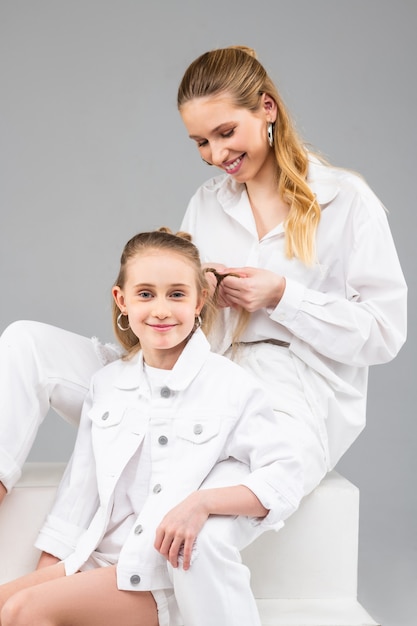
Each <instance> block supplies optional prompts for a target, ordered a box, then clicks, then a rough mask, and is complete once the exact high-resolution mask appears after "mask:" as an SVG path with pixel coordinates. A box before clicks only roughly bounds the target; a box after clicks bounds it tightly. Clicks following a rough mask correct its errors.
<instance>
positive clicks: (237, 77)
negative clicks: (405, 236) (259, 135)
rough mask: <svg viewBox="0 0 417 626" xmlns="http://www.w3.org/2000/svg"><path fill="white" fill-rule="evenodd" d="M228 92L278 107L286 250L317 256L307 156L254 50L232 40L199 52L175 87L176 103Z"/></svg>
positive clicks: (316, 214)
mask: <svg viewBox="0 0 417 626" xmlns="http://www.w3.org/2000/svg"><path fill="white" fill-rule="evenodd" d="M219 94H227V95H229V96H230V97H231V98H232V101H233V103H234V104H235V106H238V107H243V108H246V109H248V110H249V111H257V110H258V108H259V106H260V104H261V98H262V95H263V94H268V95H269V96H271V97H272V98H273V99H274V100H275V102H276V104H277V108H278V115H277V120H276V122H275V124H274V152H275V158H276V162H277V166H278V167H277V172H278V177H277V185H278V189H279V191H280V193H281V195H282V197H283V198H284V199H285V200H286V201H287V203H288V205H289V207H290V211H289V214H288V217H287V219H286V223H285V237H286V253H287V256H288V257H289V258H292V257H297V258H299V259H300V260H301V261H303V262H304V263H306V264H307V265H311V264H313V263H314V261H315V260H316V250H315V235H316V230H317V226H318V223H319V220H320V206H319V204H318V202H317V200H316V198H315V195H314V194H313V192H312V191H311V189H310V187H309V186H308V185H307V182H306V178H307V171H308V157H307V152H306V150H305V149H304V146H303V144H302V143H301V140H300V139H299V137H298V135H297V133H296V131H295V128H294V125H293V123H292V121H291V119H290V116H289V114H288V111H287V109H286V107H285V105H284V103H283V101H282V99H281V97H280V95H279V93H278V90H277V88H276V87H275V85H274V83H273V82H272V80H271V79H270V78H269V76H268V74H267V72H266V70H265V69H264V67H263V66H262V65H261V64H260V63H259V61H258V60H257V59H256V55H255V52H254V51H253V50H252V49H251V48H246V47H244V46H231V47H229V48H220V49H217V50H211V51H209V52H206V53H204V54H202V55H201V56H200V57H198V58H197V59H196V60H195V61H193V62H192V63H191V65H190V66H189V67H188V69H187V70H186V72H185V74H184V76H183V78H182V81H181V83H180V86H179V89H178V96H177V103H178V108H179V110H181V107H182V106H184V104H186V103H187V102H189V101H190V100H193V99H194V98H201V97H206V96H216V95H219Z"/></svg>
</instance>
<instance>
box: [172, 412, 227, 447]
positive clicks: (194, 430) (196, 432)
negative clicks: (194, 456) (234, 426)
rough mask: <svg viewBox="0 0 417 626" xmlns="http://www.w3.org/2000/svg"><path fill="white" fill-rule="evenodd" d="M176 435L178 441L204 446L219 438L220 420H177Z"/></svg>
mask: <svg viewBox="0 0 417 626" xmlns="http://www.w3.org/2000/svg"><path fill="white" fill-rule="evenodd" d="M174 428H175V434H176V436H177V437H178V439H185V440H186V441H189V442H191V443H194V444H202V443H206V442H207V441H210V440H211V439H213V438H214V437H217V436H218V435H219V433H220V430H221V420H220V418H210V420H206V419H204V420H202V419H198V418H195V419H192V420H185V419H178V420H175V426H174Z"/></svg>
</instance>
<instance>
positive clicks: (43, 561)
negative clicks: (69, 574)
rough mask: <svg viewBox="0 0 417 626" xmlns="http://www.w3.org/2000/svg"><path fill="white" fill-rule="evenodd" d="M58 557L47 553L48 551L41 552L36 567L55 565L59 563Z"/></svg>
mask: <svg viewBox="0 0 417 626" xmlns="http://www.w3.org/2000/svg"><path fill="white" fill-rule="evenodd" d="M59 561H60V559H58V557H56V556H54V555H53V554H49V553H48V552H42V554H41V555H40V557H39V561H38V565H37V566H36V569H42V568H43V567H49V566H50V565H55V563H59Z"/></svg>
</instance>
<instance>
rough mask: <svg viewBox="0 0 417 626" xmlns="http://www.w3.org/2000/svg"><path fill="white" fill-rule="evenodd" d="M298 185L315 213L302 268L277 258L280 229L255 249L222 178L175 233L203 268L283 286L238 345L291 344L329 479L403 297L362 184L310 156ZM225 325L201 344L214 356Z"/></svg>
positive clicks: (235, 197)
mask: <svg viewBox="0 0 417 626" xmlns="http://www.w3.org/2000/svg"><path fill="white" fill-rule="evenodd" d="M307 182H308V184H309V186H310V188H311V189H312V191H313V192H314V193H315V195H316V197H317V200H318V202H319V204H320V207H321V219H320V223H319V226H318V231H317V237H316V252H317V262H316V263H315V264H314V265H313V266H311V267H308V266H306V265H305V264H304V263H302V262H300V261H299V260H298V259H295V258H293V259H289V258H288V257H287V256H286V254H285V231H284V226H283V224H279V225H278V226H277V227H276V228H274V229H273V230H272V231H271V232H269V233H268V234H266V235H265V236H264V237H263V238H262V239H261V240H259V237H258V234H257V231H256V225H255V221H254V217H253V214H252V210H251V207H250V204H249V199H248V195H247V192H246V187H245V185H243V184H241V183H238V182H236V181H235V180H234V179H233V178H232V177H231V176H228V175H220V176H217V177H215V178H213V179H211V180H209V181H207V182H206V183H205V184H203V185H202V186H201V187H200V188H199V189H198V190H197V192H196V193H195V195H194V196H193V197H192V199H191V201H190V203H189V206H188V209H187V212H186V214H185V217H184V219H183V222H182V225H181V230H185V231H187V232H189V233H191V235H192V237H193V242H194V243H195V244H196V245H197V247H198V248H199V250H200V254H201V258H202V261H203V262H206V263H223V264H224V265H225V266H226V267H245V266H249V267H257V268H263V269H266V270H270V271H271V272H274V273H276V274H279V275H281V276H284V277H285V279H286V288H285V292H284V295H283V297H282V299H281V301H280V302H279V304H278V305H277V306H276V307H275V308H271V309H266V308H265V309H261V310H259V311H256V312H255V313H253V314H252V315H251V319H250V322H249V324H248V326H247V327H246V330H245V332H244V334H243V335H242V337H241V340H242V341H243V342H253V341H260V340H262V339H271V338H272V339H279V340H283V341H287V342H289V343H290V348H289V350H290V353H291V354H292V356H293V359H294V362H295V363H296V367H297V368H298V372H299V376H300V378H301V380H302V382H303V385H304V389H305V395H306V398H307V400H308V402H309V404H310V405H311V407H312V410H313V412H314V413H315V415H316V421H317V428H318V429H319V431H320V437H321V440H322V444H323V447H324V449H325V451H326V454H327V463H328V468H329V469H331V468H332V467H334V465H335V464H336V463H337V461H338V460H339V459H340V457H341V456H342V454H343V453H344V452H345V451H346V450H347V449H348V447H349V446H350V445H351V443H352V442H353V441H354V440H355V439H356V437H357V436H358V434H359V433H360V432H361V430H362V429H363V427H364V425H365V414H366V393H367V380H368V366H369V365H373V364H378V363H385V362H388V361H390V360H391V359H392V358H394V357H395V356H396V354H397V353H398V351H399V349H400V348H401V346H402V345H403V343H404V341H405V338H406V316H407V287H406V284H405V280H404V276H403V273H402V271H401V267H400V263H399V260H398V256H397V253H396V250H395V246H394V243H393V240H392V236H391V232H390V229H389V226H388V221H387V215H386V211H385V209H384V207H383V206H382V204H381V202H380V201H379V200H378V198H377V197H376V196H375V194H374V193H373V192H372V191H371V189H370V188H369V187H368V185H367V184H366V183H365V181H364V180H363V179H362V178H361V177H360V176H358V175H357V174H354V173H352V172H350V171H347V170H342V169H338V168H334V167H328V166H325V165H322V164H321V163H319V161H318V160H317V159H316V158H315V157H314V156H311V157H310V164H309V172H308V179H307ZM233 315H234V311H233V310H230V309H223V310H222V314H221V315H220V316H219V317H218V323H217V328H216V329H215V332H214V333H213V335H212V336H210V337H209V339H210V341H211V343H212V349H213V350H214V351H216V352H219V353H220V354H224V353H225V351H226V350H227V349H228V348H229V346H230V343H231V333H232V330H233V320H232V319H231V317H233ZM273 374H274V373H273V372H271V374H270V376H269V379H272V378H273ZM275 376H276V377H277V379H278V378H280V379H281V380H283V378H282V377H283V376H284V379H285V372H282V371H279V372H278V371H277V372H275ZM273 392H274V389H271V396H273ZM275 406H276V408H277V409H279V399H277V402H276V403H275Z"/></svg>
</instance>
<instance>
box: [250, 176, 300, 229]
mask: <svg viewBox="0 0 417 626" xmlns="http://www.w3.org/2000/svg"><path fill="white" fill-rule="evenodd" d="M246 190H247V193H248V198H249V203H250V205H251V209H252V213H253V217H254V220H255V224H256V230H257V233H258V237H259V239H262V237H264V236H265V235H266V234H267V233H269V232H270V231H271V230H272V229H273V228H275V227H276V226H278V224H281V223H282V222H284V221H285V220H286V218H287V216H288V213H289V210H290V207H289V206H288V204H287V203H286V202H285V200H284V199H283V198H282V196H281V195H280V193H279V191H278V184H277V182H276V179H272V178H271V177H269V178H268V179H267V181H249V182H248V183H247V184H246Z"/></svg>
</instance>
